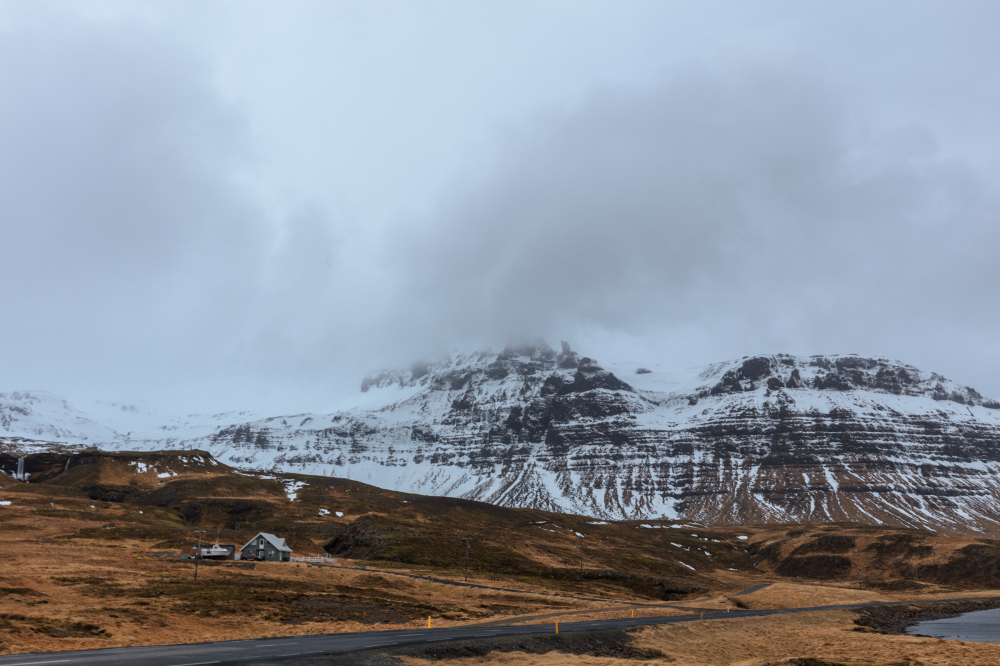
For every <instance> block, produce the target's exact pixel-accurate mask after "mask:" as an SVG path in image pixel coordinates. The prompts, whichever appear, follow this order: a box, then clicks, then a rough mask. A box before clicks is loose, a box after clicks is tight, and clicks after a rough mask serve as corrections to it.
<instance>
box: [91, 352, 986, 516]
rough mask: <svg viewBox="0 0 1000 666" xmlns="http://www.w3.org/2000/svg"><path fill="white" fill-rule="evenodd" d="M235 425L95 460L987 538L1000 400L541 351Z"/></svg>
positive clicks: (839, 361) (744, 366)
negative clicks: (190, 452) (135, 458)
mask: <svg viewBox="0 0 1000 666" xmlns="http://www.w3.org/2000/svg"><path fill="white" fill-rule="evenodd" d="M213 418H215V419H219V418H220V417H213ZM237 421H238V422H230V423H228V424H224V423H222V422H221V421H219V420H216V421H214V423H215V425H212V424H210V423H208V422H206V423H203V424H201V425H199V426H197V427H195V426H192V427H190V428H185V427H184V426H183V425H182V424H175V425H173V426H171V429H170V430H169V431H163V430H162V429H161V430H158V431H154V432H152V433H151V434H149V435H138V434H137V433H132V434H131V435H127V436H119V437H117V438H115V439H113V440H111V441H108V442H105V443H102V444H101V446H103V447H105V448H117V449H152V448H187V447H191V448H202V449H208V450H210V451H211V452H212V454H213V455H214V456H216V457H217V458H218V459H219V460H220V461H222V462H225V463H228V464H230V465H234V466H236V467H244V468H252V469H258V470H284V471H295V472H304V473H313V474H323V475H330V476H340V477H350V478H353V479H357V480H360V481H364V482H366V483H371V484H373V485H376V486H381V487H385V488H391V489H396V490H404V491H409V492H416V493H421V494H429V495H448V496H456V497H465V498H469V499H476V500H481V501H486V502H491V503H494V504H499V505H505V506H522V507H537V508H544V509H550V510H556V511H566V512H573V513H581V514H586V515H591V516H596V517H602V518H635V519H645V518H652V517H661V516H662V517H668V518H682V519H686V520H696V521H701V522H705V523H747V522H754V523H774V522H800V521H840V520H852V521H860V522H868V523H885V524H889V525H894V526H905V527H917V526H920V527H929V528H932V529H935V530H938V531H940V532H942V533H959V532H968V531H976V532H983V533H990V534H994V533H997V532H998V531H1000V530H997V529H996V526H997V519H998V518H1000V510H998V509H997V507H998V506H1000V502H998V500H1000V482H998V481H1000V404H998V403H997V402H996V401H994V400H990V399H987V398H984V397H983V396H981V395H979V394H978V393H977V392H976V391H974V390H973V389H970V388H967V387H963V386H959V385H957V384H955V383H953V382H951V381H949V380H947V379H945V378H943V377H941V376H939V375H937V374H934V373H927V372H922V371H920V370H918V369H916V368H914V367H912V366H908V365H904V364H902V363H898V362H894V361H889V360H886V359H882V358H863V357H859V356H854V355H846V356H811V357H793V356H787V355H774V356H756V357H749V358H743V359H739V360H736V361H732V362H725V363H717V364H713V365H711V366H709V367H705V368H700V369H696V370H693V371H690V372H686V373H664V372H660V371H658V370H649V369H648V368H643V367H639V366H638V365H634V364H610V365H601V364H598V363H597V362H596V361H595V360H593V359H591V358H587V357H583V356H581V355H579V354H578V353H576V352H574V351H572V350H571V349H570V348H569V347H568V346H567V345H565V344H564V345H563V346H562V349H561V350H560V351H558V352H557V351H555V350H553V349H551V348H550V347H548V346H547V345H545V344H544V343H536V344H531V345H525V346H521V347H511V348H508V349H505V350H504V351H503V352H501V353H499V354H496V353H489V352H481V353H474V354H465V355H456V356H454V357H452V358H449V359H445V360H442V361H440V362H437V363H418V364H415V365H414V366H413V367H411V368H408V369H406V370H402V371H392V372H383V373H379V374H376V375H372V376H370V377H368V378H366V379H365V381H364V383H363V384H362V392H361V393H360V394H359V397H358V400H357V405H356V406H353V407H351V408H349V409H344V410H342V411H339V412H336V413H333V414H300V415H296V416H285V417H275V418H268V419H260V420H243V421H240V420H237Z"/></svg>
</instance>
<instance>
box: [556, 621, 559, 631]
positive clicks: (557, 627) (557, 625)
mask: <svg viewBox="0 0 1000 666" xmlns="http://www.w3.org/2000/svg"><path fill="white" fill-rule="evenodd" d="M556 633H557V634H558V633H559V623H558V622H556Z"/></svg>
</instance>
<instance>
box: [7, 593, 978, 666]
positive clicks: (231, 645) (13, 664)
mask: <svg viewBox="0 0 1000 666" xmlns="http://www.w3.org/2000/svg"><path fill="white" fill-rule="evenodd" d="M995 598H996V597H992V596H988V597H963V598H961V599H921V600H919V601H917V602H914V601H892V602H870V603H865V604H845V605H840V606H812V607H809V608H787V609H782V610H738V611H733V612H730V613H720V612H716V613H712V614H708V613H706V614H705V616H704V620H703V621H705V622H708V621H712V620H727V619H738V618H749V617H764V616H768V615H777V614H781V613H808V612H813V611H828V610H843V609H849V608H871V607H873V606H895V605H900V604H911V603H920V604H926V603H934V602H943V601H980V600H984V599H995ZM594 612H601V611H600V610H598V609H595V611H594ZM604 612H606V610H605V611H604ZM699 619H701V618H700V616H699V615H698V614H693V615H674V616H666V617H642V618H639V617H637V618H635V619H632V618H620V619H611V620H595V621H592V622H565V623H564V622H560V623H559V632H560V633H564V632H573V631H595V630H604V629H628V628H630V627H641V626H650V625H658V624H673V623H675V622H693V621H697V620H699ZM554 631H555V626H554V624H552V623H547V624H529V625H518V626H493V627H469V626H462V627H447V628H443V629H405V630H398V631H366V632H359V633H351V634H322V635H318V636H289V637H287V638H265V639H260V640H245V641H225V642H217V643H192V644H187V645H156V646H149V647H134V648H112V649H107V650H81V651H76V652H44V653H38V652H36V653H32V654H20V655H6V656H0V666H34V665H35V664H45V665H46V666H49V665H51V666H132V665H135V666H203V665H206V664H244V663H252V662H253V661H255V660H265V659H266V660H275V659H290V658H294V657H299V656H301V657H304V656H307V655H313V656H317V655H323V654H343V653H346V652H357V651H360V650H368V649H372V648H379V647H395V646H400V645H414V644H420V643H430V642H441V641H454V640H465V639H470V638H490V637H494V636H515V635H521V634H541V633H553V632H554Z"/></svg>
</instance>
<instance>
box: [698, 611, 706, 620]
mask: <svg viewBox="0 0 1000 666" xmlns="http://www.w3.org/2000/svg"><path fill="white" fill-rule="evenodd" d="M698 619H699V620H704V619H705V612H704V611H702V613H701V617H699V618H698Z"/></svg>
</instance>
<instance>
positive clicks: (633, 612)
mask: <svg viewBox="0 0 1000 666" xmlns="http://www.w3.org/2000/svg"><path fill="white" fill-rule="evenodd" d="M632 617H633V618H634V617H635V609H634V608H633V609H632Z"/></svg>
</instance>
